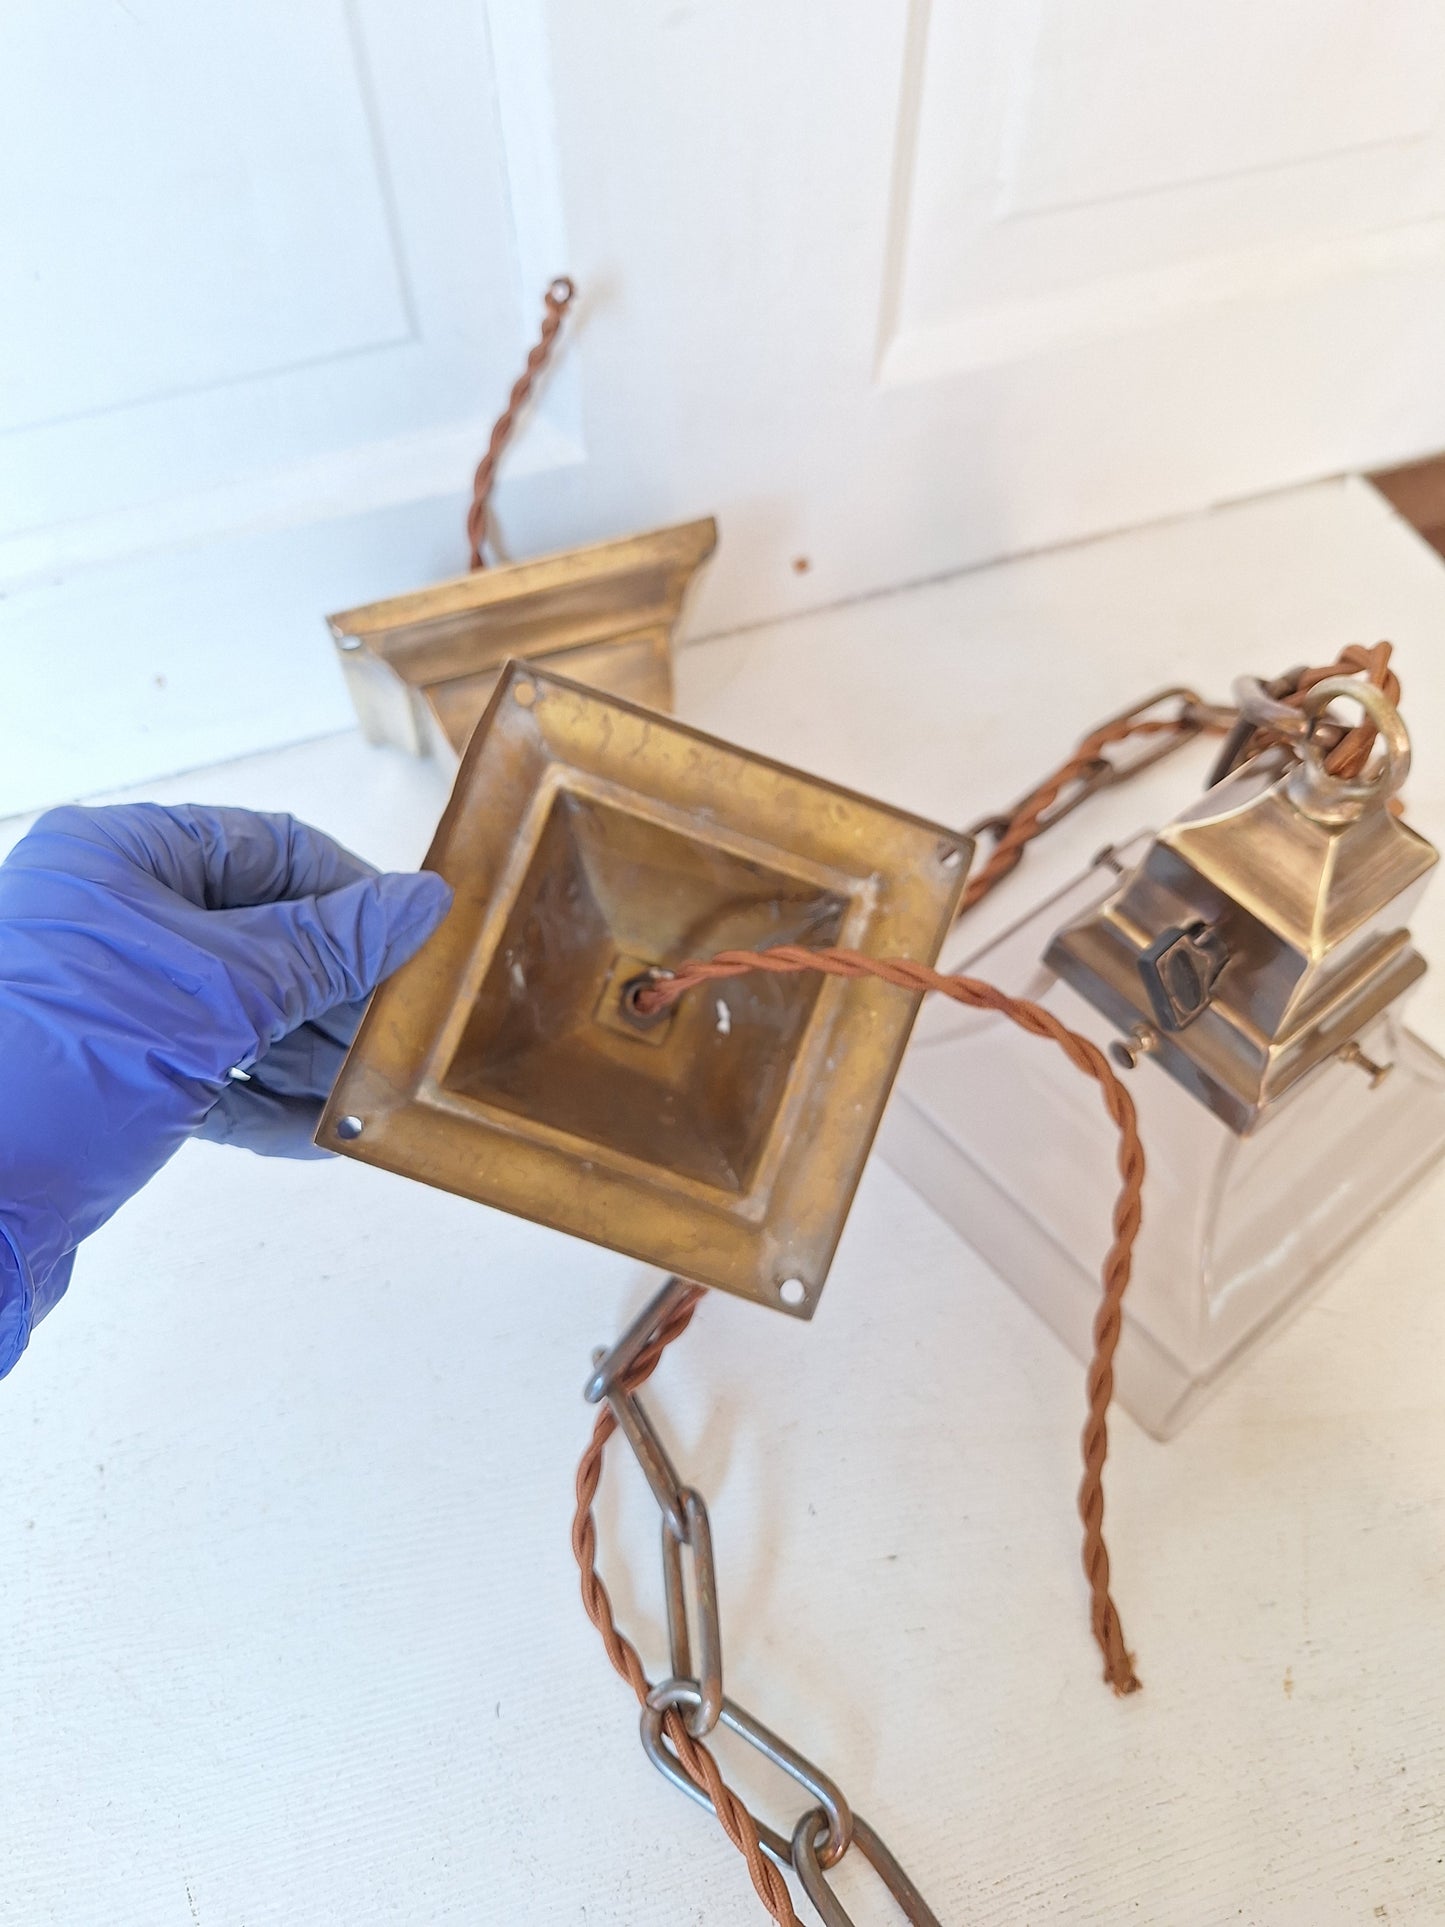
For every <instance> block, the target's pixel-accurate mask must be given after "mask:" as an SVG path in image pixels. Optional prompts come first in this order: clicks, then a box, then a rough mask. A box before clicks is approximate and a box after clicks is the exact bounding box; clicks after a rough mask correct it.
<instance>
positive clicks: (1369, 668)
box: [958, 642, 1400, 916]
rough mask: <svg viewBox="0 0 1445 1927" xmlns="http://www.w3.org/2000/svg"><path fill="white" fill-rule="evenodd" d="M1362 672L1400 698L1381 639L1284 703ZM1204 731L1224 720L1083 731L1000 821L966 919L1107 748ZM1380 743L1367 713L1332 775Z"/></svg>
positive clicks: (1341, 659)
mask: <svg viewBox="0 0 1445 1927" xmlns="http://www.w3.org/2000/svg"><path fill="white" fill-rule="evenodd" d="M1354 675H1364V676H1367V677H1368V678H1369V680H1370V681H1371V682H1373V683H1376V684H1377V685H1378V686H1379V687H1380V688H1381V689H1382V690H1383V691H1384V693H1385V694H1386V695H1387V696H1388V697H1389V699H1390V701H1391V702H1392V703H1395V704H1398V703H1399V700H1400V679H1399V677H1398V676H1397V675H1396V674H1395V672H1394V671H1393V670H1392V669H1391V668H1390V645H1389V643H1388V642H1377V643H1376V644H1375V645H1374V646H1373V647H1372V648H1369V649H1366V648H1363V647H1362V646H1361V645H1360V644H1359V643H1351V644H1350V645H1349V647H1348V648H1346V649H1343V650H1341V652H1340V654H1339V656H1338V657H1337V658H1336V660H1335V661H1334V662H1332V663H1330V664H1329V665H1328V667H1327V668H1323V669H1306V670H1304V671H1303V672H1302V673H1301V674H1300V675H1299V676H1298V677H1297V678H1296V679H1295V682H1294V688H1293V689H1292V690H1291V691H1290V693H1289V694H1288V695H1286V696H1284V697H1283V698H1282V699H1281V700H1282V701H1284V702H1287V703H1288V704H1289V706H1290V707H1291V708H1292V709H1298V708H1299V706H1300V704H1301V703H1302V702H1303V701H1304V698H1305V695H1306V694H1307V692H1308V691H1309V690H1311V689H1313V688H1314V686H1315V684H1316V683H1320V682H1323V681H1324V680H1325V679H1326V677H1328V676H1354ZM1202 731H1204V732H1208V733H1211V734H1217V733H1218V731H1219V725H1218V724H1217V723H1215V722H1212V721H1206V722H1203V723H1196V722H1193V721H1191V720H1190V719H1189V718H1188V717H1186V716H1180V717H1160V716H1120V717H1116V718H1114V719H1113V720H1112V721H1110V722H1107V723H1103V724H1101V725H1100V727H1099V728H1098V729H1096V730H1093V731H1091V732H1090V734H1089V735H1087V736H1085V737H1084V739H1083V740H1082V742H1080V743H1079V744H1078V746H1077V747H1076V748H1075V750H1074V752H1073V754H1072V755H1071V756H1070V757H1068V758H1067V760H1066V761H1064V762H1063V763H1061V764H1060V765H1059V767H1058V768H1057V769H1056V770H1054V771H1053V772H1052V774H1051V775H1049V776H1046V777H1045V778H1044V780H1043V782H1042V783H1040V784H1039V786H1038V787H1037V789H1033V790H1030V792H1029V794H1028V795H1027V796H1026V797H1025V798H1024V800H1023V801H1022V802H1021V803H1020V804H1019V805H1018V806H1017V808H1015V809H1014V810H1012V811H1011V812H1010V814H1009V816H1008V818H1007V820H1006V821H1001V822H1000V823H999V825H998V826H997V836H996V840H995V842H994V847H993V849H992V850H991V851H990V852H989V854H988V857H987V859H986V860H985V861H984V862H983V863H981V864H980V865H979V867H978V868H977V869H976V870H975V871H974V873H973V875H972V876H971V877H970V878H969V880H968V886H967V888H966V889H965V890H964V893H963V896H962V898H961V900H960V902H959V906H958V914H959V916H964V915H966V913H967V912H968V911H970V910H972V909H973V908H974V906H975V905H976V904H978V903H981V902H982V901H983V899H984V898H985V897H986V896H987V895H988V893H989V891H990V890H992V889H994V888H995V887H996V886H997V885H998V884H1000V883H1002V882H1003V880H1004V878H1005V877H1006V876H1008V875H1009V874H1010V873H1011V872H1012V871H1013V870H1015V869H1017V867H1018V865H1019V864H1020V862H1022V860H1023V854H1024V851H1025V850H1026V849H1027V847H1028V845H1029V844H1030V843H1032V842H1033V841H1034V839H1035V837H1037V836H1040V835H1042V833H1043V832H1044V831H1045V830H1046V829H1047V828H1048V827H1049V822H1048V818H1049V812H1050V811H1051V810H1052V809H1053V807H1054V805H1055V804H1056V803H1057V802H1058V800H1059V798H1060V796H1062V795H1063V794H1064V792H1065V791H1066V790H1068V789H1069V788H1070V787H1071V786H1072V785H1073V784H1075V783H1079V782H1084V781H1087V780H1088V778H1089V777H1090V776H1092V775H1093V774H1094V772H1095V771H1096V770H1097V769H1098V768H1099V765H1100V763H1101V761H1102V760H1103V759H1104V756H1105V752H1106V751H1107V750H1109V749H1112V748H1115V747H1117V745H1119V744H1120V743H1125V742H1128V741H1130V740H1132V739H1133V738H1134V737H1137V736H1166V735H1175V736H1177V737H1178V738H1179V740H1180V741H1181V742H1183V741H1186V740H1188V738H1189V737H1191V736H1195V735H1198V734H1200V733H1201V732H1202ZM1271 740H1272V738H1271V736H1270V733H1269V731H1268V730H1257V731H1256V732H1255V734H1254V736H1253V737H1252V738H1251V739H1250V742H1249V744H1248V745H1247V747H1246V749H1245V750H1244V752H1243V754H1242V755H1241V758H1240V760H1241V761H1243V760H1244V757H1245V756H1252V755H1254V754H1255V753H1256V752H1257V751H1258V750H1261V749H1263V748H1264V747H1265V746H1266V745H1267V744H1268V743H1269V742H1270V741H1271ZM1374 741H1375V726H1374V724H1373V723H1371V722H1370V721H1369V719H1368V718H1366V720H1365V721H1364V722H1362V723H1359V724H1358V725H1357V726H1356V727H1355V728H1354V729H1352V730H1350V731H1349V732H1348V733H1347V734H1346V735H1345V736H1344V737H1343V738H1342V740H1341V741H1340V742H1338V743H1337V744H1336V745H1335V746H1334V748H1333V749H1331V750H1330V752H1329V753H1328V755H1327V756H1326V757H1325V767H1326V768H1327V769H1328V770H1329V772H1330V774H1331V776H1344V777H1353V776H1358V775H1359V773H1360V771H1361V770H1362V769H1363V768H1364V766H1365V763H1366V762H1367V760H1368V758H1369V754H1370V750H1371V748H1372V747H1373V745H1374Z"/></svg>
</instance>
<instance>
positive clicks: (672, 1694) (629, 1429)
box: [574, 1278, 939, 1927]
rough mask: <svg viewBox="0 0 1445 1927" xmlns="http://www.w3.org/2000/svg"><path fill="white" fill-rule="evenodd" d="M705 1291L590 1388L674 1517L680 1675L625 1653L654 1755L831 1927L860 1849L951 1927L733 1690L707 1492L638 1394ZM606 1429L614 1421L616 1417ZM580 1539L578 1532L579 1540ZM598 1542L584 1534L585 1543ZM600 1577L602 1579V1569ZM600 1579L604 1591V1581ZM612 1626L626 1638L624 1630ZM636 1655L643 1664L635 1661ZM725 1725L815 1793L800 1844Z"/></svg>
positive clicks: (667, 1556) (649, 1322)
mask: <svg viewBox="0 0 1445 1927" xmlns="http://www.w3.org/2000/svg"><path fill="white" fill-rule="evenodd" d="M699 1295H700V1289H699V1287H698V1286H696V1285H690V1284H688V1283H686V1282H685V1281H684V1280H683V1279H680V1278H669V1279H668V1281H667V1283H666V1284H665V1285H664V1286H663V1287H662V1289H661V1291H659V1292H658V1293H657V1295H656V1296H655V1297H654V1298H653V1299H652V1300H651V1301H650V1303H649V1304H647V1305H646V1306H645V1307H644V1308H643V1310H642V1312H641V1313H640V1314H639V1315H638V1316H637V1317H636V1318H635V1319H634V1320H633V1321H632V1323H631V1324H630V1325H629V1326H628V1328H627V1330H626V1331H625V1332H624V1333H623V1335H622V1337H621V1338H619V1339H618V1341H617V1343H616V1344H615V1345H614V1346H613V1347H612V1349H611V1351H607V1352H603V1351H598V1352H595V1353H594V1354H593V1360H592V1363H593V1372H592V1376H591V1378H589V1379H588V1381H587V1385H586V1387H585V1395H586V1397H587V1400H588V1402H589V1403H590V1404H594V1405H596V1404H603V1403H605V1404H606V1406H607V1408H608V1410H609V1412H610V1413H611V1415H612V1418H613V1420H614V1421H615V1422H616V1428H617V1430H619V1431H620V1432H621V1433H622V1435H623V1437H624V1438H625V1439H626V1440H627V1442H628V1444H629V1445H630V1446H631V1447H632V1451H633V1456H634V1457H635V1458H636V1460H637V1462H638V1465H639V1467H640V1468H641V1470H642V1474H643V1476H644V1478H645V1479H646V1480H647V1483H648V1486H649V1488H650V1490H651V1492H652V1496H653V1498H654V1499H655V1500H656V1502H657V1508H658V1511H659V1512H660V1513H661V1515H662V1576H663V1594H664V1598H665V1601H666V1606H667V1635H668V1648H669V1652H670V1656H671V1661H672V1676H671V1677H670V1678H668V1679H665V1680H662V1681H661V1682H659V1683H658V1684H657V1685H655V1686H650V1687H649V1686H648V1684H647V1682H646V1681H645V1680H644V1679H642V1677H641V1672H640V1667H636V1655H635V1654H633V1653H631V1649H630V1648H627V1650H626V1653H624V1654H623V1655H622V1657H623V1661H624V1663H623V1664H622V1665H621V1666H619V1671H622V1672H624V1674H625V1675H626V1676H627V1677H629V1678H630V1679H632V1682H633V1684H634V1685H635V1686H636V1688H637V1691H638V1696H639V1699H640V1700H641V1709H640V1732H641V1737H642V1745H643V1750H644V1751H645V1752H646V1754H647V1757H648V1758H649V1759H650V1760H651V1761H652V1763H653V1765H654V1766H655V1767H656V1768H657V1770H658V1772H659V1773H661V1774H662V1775H663V1777H664V1778H665V1779H667V1780H670V1781H671V1782H672V1784H673V1785H674V1786H675V1787H677V1788H678V1790H679V1791H680V1792H682V1793H685V1794H686V1795H687V1797H688V1798H689V1799H690V1800H695V1801H696V1802H697V1804H698V1805H699V1806H702V1807H706V1808H707V1810H708V1811H709V1812H710V1813H712V1814H714V1815H715V1816H716V1818H717V1819H718V1820H719V1821H720V1822H721V1823H722V1824H723V1826H724V1827H725V1828H726V1829H727V1832H728V1835H729V1838H731V1839H732V1840H733V1842H734V1844H735V1845H738V1846H739V1847H740V1848H741V1850H742V1851H743V1852H744V1853H746V1854H749V1855H750V1856H751V1855H752V1854H754V1853H757V1852H758V1851H759V1850H761V1853H762V1854H763V1855H766V1857H767V1859H768V1860H770V1861H771V1862H772V1863H773V1866H774V1867H776V1868H777V1869H779V1871H780V1872H786V1871H788V1870H792V1869H795V1870H796V1871H797V1873H798V1877H799V1879H800V1880H801V1881H802V1883H803V1888H804V1891H805V1892H806V1893H807V1895H808V1897H809V1899H810V1900H811V1901H812V1903H813V1905H814V1907H815V1908H816V1909H817V1911H818V1915H819V1918H820V1919H821V1920H822V1922H823V1924H824V1927H853V1923H852V1921H851V1920H850V1919H849V1916H848V1915H847V1913H846V1912H845V1911H844V1910H843V1907H842V1905H841V1903H840V1902H839V1900H838V1898H837V1896H836V1895H835V1894H834V1893H833V1892H832V1890H831V1889H830V1888H829V1886H828V1883H827V1877H826V1876H827V1872H828V1870H829V1869H830V1868H832V1867H835V1866H837V1864H838V1862H839V1861H840V1860H842V1858H843V1856H844V1855H845V1854H846V1853H848V1852H849V1850H850V1849H851V1848H852V1847H853V1846H855V1845H856V1846H857V1847H858V1849H859V1852H860V1853H861V1854H862V1856H863V1858H864V1859H865V1860H866V1861H867V1862H868V1864H869V1866H870V1867H872V1868H873V1870H874V1872H875V1873H876V1874H877V1875H878V1877H879V1879H880V1880H881V1881H882V1883H883V1885H884V1887H885V1888H886V1890H887V1891H888V1893H890V1894H891V1895H892V1896H893V1898H894V1900H895V1901H896V1902H897V1903H898V1905H899V1907H900V1908H901V1909H902V1910H903V1917H904V1919H905V1920H906V1921H907V1922H909V1923H910V1927H939V1922H938V1919H937V1916H936V1915H934V1914H933V1913H932V1912H930V1910H929V1908H928V1907H927V1905H926V1904H925V1903H924V1901H923V1899H922V1897H921V1895H920V1894H919V1892H918V1890H917V1888H916V1887H915V1886H914V1885H913V1883H912V1881H911V1880H910V1879H909V1878H908V1876H907V1874H906V1873H905V1872H904V1871H903V1869H902V1867H901V1866H900V1865H899V1864H898V1862H897V1860H895V1859H894V1857H893V1855H892V1853H890V1851H889V1850H888V1848H887V1847H886V1846H885V1845H884V1843H883V1841H882V1840H880V1839H879V1837H878V1835H877V1834H876V1833H875V1832H874V1831H873V1829H872V1828H871V1827H870V1826H869V1825H868V1823H867V1822H866V1821H863V1820H860V1819H859V1818H858V1817H857V1816H856V1815H855V1814H854V1813H853V1811H852V1808H851V1807H850V1806H849V1804H848V1801H847V1799H846V1798H845V1796H844V1794H843V1792H842V1790H841V1789H840V1788H839V1787H838V1785H837V1784H836V1782H835V1781H833V1780H832V1779H830V1778H829V1776H828V1775H827V1774H826V1773H824V1772H823V1771H822V1770H821V1768H819V1767H817V1766H815V1765H814V1764H813V1762H812V1761H811V1760H809V1759H808V1758H807V1757H806V1756H805V1755H804V1754H802V1753H800V1752H798V1750H797V1748H796V1747H793V1746H790V1745H789V1744H788V1742H787V1741H786V1740H784V1739H782V1738H780V1737H779V1735H778V1734H776V1733H774V1732H772V1731H771V1730H770V1728H768V1727H766V1726H764V1725H763V1724H762V1722H761V1721H760V1720H757V1719H754V1717H753V1716H752V1714H751V1713H749V1712H746V1711H745V1710H744V1709H743V1708H742V1707H741V1706H738V1705H737V1704H736V1703H735V1702H734V1701H732V1700H730V1699H728V1698H727V1697H726V1696H725V1694H724V1691H723V1668H722V1630H721V1622H720V1618H719V1614H718V1601H717V1574H716V1570H715V1567H714V1562H713V1549H712V1527H711V1523H710V1521H709V1519H708V1511H707V1506H706V1504H705V1503H704V1501H703V1498H702V1495H701V1493H699V1492H698V1491H696V1490H695V1489H694V1488H693V1487H692V1486H687V1485H683V1483H682V1482H681V1480H680V1479H679V1477H678V1475H677V1473H676V1471H675V1470H674V1468H673V1465H672V1461H671V1459H670V1458H669V1457H668V1454H667V1450H666V1448H665V1447H664V1445H663V1443H662V1441H661V1439H660V1438H659V1437H658V1434H657V1430H656V1428H655V1426H654V1425H653V1423H652V1421H651V1419H650V1418H649V1417H648V1416H647V1413H646V1411H645V1410H644V1409H643V1406H642V1404H641V1403H640V1401H639V1399H638V1397H637V1386H638V1385H639V1384H640V1383H641V1382H642V1380H643V1379H644V1378H645V1377H647V1376H648V1374H649V1373H650V1372H651V1370H652V1368H653V1366H654V1365H655V1364H656V1363H657V1359H658V1357H659V1356H660V1353H661V1348H662V1345H663V1344H665V1343H666V1342H667V1339H668V1338H670V1337H671V1336H674V1335H675V1331H676V1330H677V1329H680V1328H681V1325H682V1324H684V1323H685V1322H686V1320H687V1318H688V1317H690V1316H691V1311H692V1307H693V1304H694V1303H695V1302H696V1300H697V1298H698V1297H699ZM601 1423H602V1424H604V1425H605V1424H606V1421H605V1420H603V1421H601ZM593 1489H595V1477H594V1478H593V1479H592V1480H591V1481H590V1482H589V1483H588V1484H587V1485H585V1486H579V1499H580V1500H582V1501H584V1502H585V1503H584V1504H583V1507H582V1509H581V1510H579V1521H578V1528H577V1531H580V1532H582V1533H583V1534H587V1533H589V1532H590V1498H591V1491H592V1490H593ZM577 1531H574V1544H575V1543H576V1537H577ZM587 1543H588V1541H587V1539H586V1538H584V1544H587ZM684 1550H687V1551H689V1552H690V1553H691V1554H692V1575H693V1586H692V1591H693V1607H694V1610H693V1614H692V1616H691V1619H690V1617H689V1612H688V1597H687V1585H686V1577H685V1573H684V1562H683V1552H684ZM589 1570H590V1565H589V1562H584V1597H586V1596H587V1586H586V1579H587V1577H588V1576H589ZM591 1577H592V1578H593V1579H594V1580H595V1572H592V1573H591ZM596 1583H597V1586H598V1588H599V1589H600V1581H598V1582H596ZM603 1599H604V1600H605V1593H604V1594H603ZM589 1610H591V1608H590V1607H589ZM594 1616H595V1615H594ZM694 1626H695V1629H696V1636H695V1637H694ZM600 1627H601V1622H599V1628H600ZM611 1630H612V1631H613V1633H614V1634H615V1632H616V1628H615V1625H613V1626H612V1627H611ZM605 1636H606V1634H605V1632H604V1637H605ZM624 1644H625V1642H624ZM629 1655H630V1657H631V1660H632V1662H633V1665H632V1666H631V1667H629V1666H628V1665H627V1664H626V1660H627V1657H628V1656H629ZM616 1663H617V1658H616V1657H614V1664H616ZM634 1667H636V1671H635V1672H634V1670H633V1668H634ZM719 1726H721V1727H723V1728H724V1729H726V1731H728V1732H730V1733H735V1734H736V1735H737V1736H738V1737H739V1738H740V1739H743V1740H746V1741H747V1743H748V1744H749V1745H750V1746H751V1747H753V1748H755V1749H756V1751H758V1752H759V1753H761V1754H762V1755H763V1757H764V1758H765V1759H767V1760H770V1761H771V1762H772V1763H773V1765H774V1766H777V1767H779V1768H781V1770H782V1771H783V1772H784V1773H786V1774H787V1775H788V1776H789V1778H791V1779H793V1780H795V1781H796V1782H797V1783H798V1785H799V1786H800V1787H802V1788H803V1790H804V1792H805V1793H806V1794H807V1795H808V1798H809V1802H810V1804H809V1805H808V1806H807V1807H806V1808H805V1809H804V1811H803V1813H802V1814H801V1815H800V1816H799V1818H798V1820H797V1822H796V1824H795V1826H794V1828H793V1831H792V1834H791V1836H789V1835H788V1834H786V1833H781V1832H779V1831H778V1830H777V1829H776V1828H774V1827H770V1826H768V1825H767V1824H766V1823H765V1822H763V1821H761V1820H759V1819H758V1818H757V1817H756V1815H754V1814H752V1813H750V1812H749V1811H748V1809H747V1808H746V1807H745V1806H744V1805H743V1803H742V1802H741V1800H739V1799H738V1796H737V1795H736V1794H735V1793H734V1792H733V1791H732V1789H731V1788H730V1787H729V1786H728V1785H727V1783H726V1781H724V1780H723V1778H722V1775H721V1773H720V1771H719V1770H718V1767H717V1763H716V1761H715V1760H714V1759H713V1757H712V1755H711V1754H710V1753H709V1752H708V1751H707V1749H706V1747H704V1746H702V1745H701V1744H700V1742H701V1741H702V1740H703V1739H704V1738H706V1737H707V1736H708V1735H709V1734H711V1733H712V1732H714V1731H715V1730H716V1728H718V1727H719ZM724 1807H726V1809H727V1811H726V1812H724V1811H723V1809H724ZM762 1873H767V1874H768V1875H769V1877H770V1878H771V1879H772V1880H774V1881H777V1879H778V1876H777V1874H774V1873H772V1871H771V1869H770V1868H768V1867H766V1866H765V1865H763V1864H762V1863H761V1862H759V1869H758V1870H757V1871H755V1874H754V1881H755V1884H756V1885H758V1890H759V1894H760V1895H761V1897H762V1898H763V1900H764V1902H765V1904H766V1905H767V1906H768V1910H769V1912H770V1913H772V1915H773V1917H774V1919H776V1920H778V1921H780V1922H782V1923H784V1927H797V1915H796V1914H795V1913H794V1912H793V1909H792V1905H791V1903H790V1901H789V1900H788V1897H787V1893H786V1889H785V1888H784V1887H783V1885H782V1883H781V1882H779V1883H778V1886H777V1888H776V1889H774V1890H771V1891H768V1892H765V1891H764V1884H763V1883H762V1882H761V1878H760V1876H761V1874H762Z"/></svg>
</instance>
